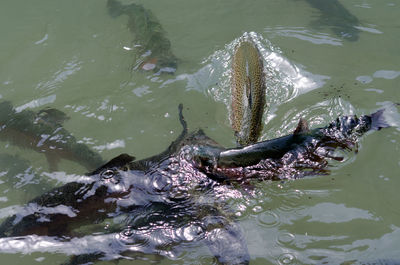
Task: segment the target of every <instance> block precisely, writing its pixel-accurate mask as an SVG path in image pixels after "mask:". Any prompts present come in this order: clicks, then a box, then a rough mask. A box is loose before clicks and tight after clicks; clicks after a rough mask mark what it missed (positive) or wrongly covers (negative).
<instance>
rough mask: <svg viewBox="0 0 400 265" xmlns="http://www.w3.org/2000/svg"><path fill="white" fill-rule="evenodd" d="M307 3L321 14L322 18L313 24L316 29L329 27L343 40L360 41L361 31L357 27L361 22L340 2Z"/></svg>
mask: <svg viewBox="0 0 400 265" xmlns="http://www.w3.org/2000/svg"><path fill="white" fill-rule="evenodd" d="M306 1H307V2H308V3H309V4H310V5H311V6H312V7H313V8H315V9H318V10H319V11H320V12H321V15H320V17H319V18H318V19H317V20H316V21H314V22H313V23H312V24H313V25H314V26H315V27H317V28H318V27H321V26H327V27H329V28H330V29H331V30H332V31H333V33H335V35H337V36H338V37H340V38H342V39H345V40H348V41H357V40H358V38H359V33H360V30H359V29H358V28H357V26H359V24H360V22H359V20H358V18H357V17H356V16H354V15H353V14H352V13H350V11H349V10H347V9H346V8H345V7H344V6H343V5H342V4H341V3H340V2H339V1H338V0H306Z"/></svg>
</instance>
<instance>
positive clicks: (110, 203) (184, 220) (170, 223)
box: [0, 105, 389, 264]
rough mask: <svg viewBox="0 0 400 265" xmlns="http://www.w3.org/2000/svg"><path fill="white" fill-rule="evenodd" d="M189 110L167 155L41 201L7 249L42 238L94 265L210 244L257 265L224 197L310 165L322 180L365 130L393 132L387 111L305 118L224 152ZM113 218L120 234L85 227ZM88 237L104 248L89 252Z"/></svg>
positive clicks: (6, 234)
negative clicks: (313, 123)
mask: <svg viewBox="0 0 400 265" xmlns="http://www.w3.org/2000/svg"><path fill="white" fill-rule="evenodd" d="M182 109H183V106H182V105H179V108H178V110H179V121H180V123H181V125H182V127H183V129H182V132H181V133H180V135H179V136H178V137H177V139H176V140H174V141H173V142H172V143H171V144H170V145H169V146H168V147H167V148H166V150H164V151H163V152H161V153H160V154H157V155H154V156H151V157H149V158H145V159H142V160H138V161H137V160H136V158H135V157H134V156H131V155H129V154H125V153H124V154H121V155H119V156H117V157H115V158H113V159H112V160H110V161H109V162H107V163H105V164H104V165H103V166H100V167H99V168H97V169H96V170H94V171H92V172H90V173H88V174H85V175H83V176H81V177H79V178H78V179H76V180H75V181H73V182H69V183H66V184H64V185H63V186H60V187H56V188H54V189H53V190H50V191H48V192H46V193H44V194H42V195H40V196H38V197H36V198H34V199H33V200H31V201H30V202H28V203H27V204H26V205H25V206H24V207H23V210H22V211H20V212H18V213H17V214H14V215H12V216H10V217H8V218H6V219H5V220H4V221H3V223H2V224H1V225H0V243H1V244H0V246H12V244H10V242H14V241H13V240H18V242H19V244H21V242H25V241H24V240H26V242H27V243H26V244H29V242H31V240H32V235H35V237H36V238H37V239H41V240H44V241H46V242H47V241H48V240H54V241H55V242H58V243H57V244H60V242H62V244H67V243H71V244H74V245H76V244H78V245H76V247H75V250H74V253H73V254H74V255H73V256H72V257H70V259H69V260H68V261H67V262H66V264H87V263H90V262H96V261H98V260H118V259H122V258H125V259H135V258H138V257H140V253H142V254H146V253H147V254H156V255H160V256H165V257H170V256H171V255H172V254H171V253H179V251H182V250H183V249H184V247H185V246H187V245H190V244H197V243H203V244H205V245H207V246H208V248H209V250H210V253H211V254H212V255H213V256H214V257H215V258H216V260H217V261H218V263H219V264H249V262H250V254H249V252H248V248H247V244H246V240H245V238H244V235H243V232H242V230H241V228H240V226H239V225H238V223H237V222H236V218H235V215H234V213H232V211H230V209H229V206H228V204H227V203H226V200H227V199H226V198H225V197H224V196H221V194H224V195H226V194H230V193H232V191H236V190H237V189H238V188H241V187H245V186H242V185H241V184H243V183H246V181H247V180H248V179H257V180H266V179H272V180H278V179H282V175H283V173H282V172H287V173H290V174H292V175H296V174H300V172H301V171H305V172H307V173H309V172H310V168H311V169H312V170H313V169H315V171H313V173H314V174H317V173H320V172H321V170H322V169H324V168H326V167H327V166H328V164H326V163H325V162H324V161H325V160H324V159H330V158H333V159H335V157H333V156H331V152H332V151H333V150H334V149H336V148H342V149H346V150H347V149H351V148H353V147H354V144H355V141H356V139H357V138H358V137H361V136H362V134H364V133H365V132H367V131H370V130H380V129H381V128H386V127H389V124H388V123H387V122H386V120H385V118H384V115H383V113H384V110H379V111H377V112H375V113H373V114H371V115H362V116H360V117H359V118H358V117H356V116H355V115H351V116H342V117H339V118H337V119H336V120H335V121H333V122H332V123H330V124H329V125H328V126H326V127H323V128H317V129H309V128H308V125H307V123H306V121H305V120H300V121H299V125H298V126H297V128H296V129H295V131H294V133H292V134H290V135H287V136H283V137H281V138H277V139H272V140H269V141H264V142H259V143H255V144H251V145H248V146H245V147H239V148H224V147H223V146H221V145H220V144H218V143H217V142H216V141H214V140H213V139H211V138H209V137H208V136H207V135H206V134H205V133H204V131H202V130H201V129H198V130H195V131H193V132H189V131H188V126H187V123H186V121H185V119H184V117H183V114H182ZM296 154H297V156H296ZM336 159H337V157H336ZM285 162H288V163H286V164H285ZM297 162H298V163H297ZM285 170H286V171H285ZM312 170H311V171H312ZM233 184H239V185H233ZM110 218H114V219H113V222H112V223H114V225H112V226H111V227H110V228H107V229H104V228H103V227H101V229H100V230H97V231H96V232H94V233H90V234H89V235H87V234H85V233H84V230H82V229H79V228H80V227H82V226H83V227H85V226H88V225H89V226H90V225H92V226H96V224H102V223H103V222H104V221H105V220H108V219H110ZM77 230H78V231H77ZM88 240H94V241H95V242H96V244H91V245H90V248H87V247H83V246H87V245H88V244H89V243H88V242H91V241H88ZM81 242H82V243H81ZM79 244H82V248H83V249H81V248H80V247H78V246H79ZM0 251H1V249H0ZM176 251H177V252H176Z"/></svg>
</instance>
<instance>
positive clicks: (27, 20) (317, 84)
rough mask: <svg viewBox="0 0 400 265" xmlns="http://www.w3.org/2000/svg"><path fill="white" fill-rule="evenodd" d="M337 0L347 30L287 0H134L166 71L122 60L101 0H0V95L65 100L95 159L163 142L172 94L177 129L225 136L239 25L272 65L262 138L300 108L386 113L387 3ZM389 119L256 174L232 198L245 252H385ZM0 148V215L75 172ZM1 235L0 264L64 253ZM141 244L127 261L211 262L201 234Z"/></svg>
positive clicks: (303, 260)
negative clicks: (168, 48) (197, 238)
mask: <svg viewBox="0 0 400 265" xmlns="http://www.w3.org/2000/svg"><path fill="white" fill-rule="evenodd" d="M341 2H342V4H343V5H344V6H345V7H346V8H347V9H348V10H349V11H350V12H351V13H352V14H353V15H355V16H356V17H357V18H358V20H359V24H358V25H357V27H358V29H359V33H358V40H356V41H348V40H345V39H344V38H342V37H339V36H338V35H336V34H335V33H334V31H333V30H332V28H331V27H330V26H327V25H320V27H315V25H316V24H317V23H313V21H315V20H317V19H318V17H319V15H320V11H318V10H317V9H315V8H313V7H312V6H311V5H310V4H309V3H308V2H307V1H302V0H301V1H300V0H298V1H294V0H282V1H272V0H271V1H232V0H231V1H224V0H222V1H197V2H196V1H191V2H190V1H189V2H188V1H180V0H177V1H168V2H167V1H155V0H151V1H137V2H136V3H140V4H143V6H144V7H146V8H148V9H150V10H152V12H153V13H154V15H155V16H156V17H157V18H158V19H159V21H160V22H161V24H162V26H163V27H164V29H165V31H166V32H167V36H168V38H169V39H170V41H171V44H172V50H173V52H174V53H175V55H176V56H177V57H178V58H179V59H180V61H179V65H178V69H177V71H176V73H175V74H173V75H169V74H164V75H157V74H154V73H145V72H135V71H132V66H133V65H134V61H133V58H134V54H133V53H134V49H131V48H132V47H134V43H132V41H133V36H132V34H131V33H130V32H129V30H128V28H127V27H126V23H127V17H124V16H121V17H118V18H111V17H110V16H109V15H108V14H107V10H106V1H105V0H104V1H100V0H87V1H75V0H73V1H61V0H41V1H23V0H3V1H1V3H0V36H1V42H0V98H1V100H9V101H11V102H12V104H13V105H14V106H15V107H17V108H18V109H19V110H23V109H32V110H35V111H37V110H39V109H41V108H44V107H49V106H51V107H55V108H58V109H60V110H62V111H64V112H65V113H66V114H67V115H68V116H69V117H70V120H68V121H66V123H65V128H67V129H68V130H69V131H70V132H72V133H73V134H74V136H75V137H76V138H77V139H79V140H81V141H82V142H84V143H86V144H87V145H89V146H90V147H91V148H93V149H94V150H97V151H98V152H100V153H101V155H102V156H103V158H104V159H106V160H108V159H111V158H113V157H114V156H116V155H118V154H120V153H123V152H126V153H129V154H132V155H134V156H136V157H137V158H144V157H147V156H149V155H153V154H156V153H158V152H161V151H163V150H164V149H165V148H166V147H167V146H168V144H169V143H170V142H171V141H172V140H174V139H175V138H176V137H177V136H178V135H179V133H180V130H181V128H180V125H179V122H178V119H177V106H178V104H179V103H183V105H184V115H185V118H186V120H187V122H188V125H189V127H190V129H196V128H203V129H204V130H205V132H206V134H207V135H209V136H210V137H211V138H213V139H215V140H216V141H218V142H219V143H221V144H223V145H225V146H227V147H228V146H234V138H233V133H232V131H231V129H230V127H229V120H228V116H229V115H228V113H229V111H228V108H227V102H228V88H229V77H228V76H229V69H230V65H229V63H230V59H231V56H232V52H233V49H234V46H235V44H236V43H237V42H238V38H239V37H240V36H242V35H243V34H244V33H245V32H253V33H251V34H252V36H253V38H254V39H255V40H256V42H257V45H258V47H259V48H260V49H261V52H262V54H263V56H264V59H265V64H266V68H267V69H268V70H269V71H271V72H270V74H269V79H268V81H267V83H268V84H269V86H268V87H269V90H268V91H267V103H268V106H269V109H268V111H266V113H265V119H264V122H265V124H264V130H263V134H262V138H263V139H269V138H273V137H277V136H281V135H285V134H287V133H290V132H291V131H292V130H293V129H294V127H295V125H296V123H297V120H298V118H299V117H300V116H302V117H303V118H306V119H307V120H309V121H310V124H311V126H312V127H317V126H322V125H324V124H327V123H328V122H329V121H331V120H332V119H333V118H335V117H336V116H338V115H341V114H369V113H371V112H373V111H375V110H377V109H379V108H382V107H385V108H386V109H387V110H388V111H387V112H388V114H389V115H388V117H389V118H390V119H391V122H392V124H399V122H400V119H399V118H398V117H399V115H398V112H397V107H396V105H395V104H394V103H399V102H400V91H399V89H400V86H399V85H400V65H399V62H400V52H399V49H398V44H399V42H400V21H399V19H398V16H399V14H400V3H398V2H397V1H394V0H388V1H386V0H385V1H378V0H363V1H361V0H360V1H357V0H351V1H343V0H342V1H341ZM124 3H129V1H124ZM399 132H400V131H399V129H398V127H396V126H394V127H393V128H389V129H385V130H382V131H379V132H374V133H370V134H368V135H366V136H364V137H363V138H362V139H360V143H359V148H358V153H355V152H350V153H348V154H347V155H346V160H345V161H344V162H343V163H337V162H336V163H332V167H331V174H330V175H328V176H315V177H312V178H308V179H301V180H296V181H289V182H284V183H276V182H274V183H270V182H264V183H258V184H256V186H257V195H256V196H254V197H251V196H249V198H248V199H243V200H240V201H235V202H232V208H233V209H235V210H237V213H238V216H239V217H238V220H239V223H240V226H241V227H242V229H243V231H244V234H245V237H246V240H247V242H248V248H249V252H250V255H251V264H323V263H325V264H340V263H343V262H350V261H357V260H359V261H375V260H377V259H397V262H398V263H400V251H399V246H400V208H399V206H398V201H399V200H400V195H399V192H398V190H399V187H400V174H399V173H400V158H399V152H400V142H399V141H400V137H399ZM4 154H7V155H13V156H14V157H13V159H9V160H7V159H6V157H8V158H9V156H5V155H4ZM0 155H3V156H2V161H0V166H1V167H0V177H1V179H0V180H1V184H0V193H1V194H0V207H1V208H2V209H0V217H5V216H8V215H10V213H9V212H8V211H10V209H11V208H7V207H9V206H16V205H23V204H24V203H25V202H27V201H28V200H29V199H31V198H33V197H35V196H36V195H38V194H40V193H41V191H42V190H43V189H47V188H48V187H52V186H56V185H60V184H61V183H62V182H65V181H66V180H65V178H66V176H67V177H68V175H69V174H83V173H85V172H86V171H85V168H83V167H81V166H79V165H77V164H75V163H72V162H65V161H61V163H60V164H59V169H58V170H59V173H56V174H55V173H50V172H49V168H48V164H47V160H46V159H45V157H44V156H43V155H42V154H39V153H35V152H33V151H30V150H28V149H20V148H18V147H15V146H13V145H11V144H9V143H8V142H0ZM17 158H18V159H20V160H21V161H16V160H17ZM11 161H13V162H11ZM63 172H65V173H63ZM5 249H8V248H7V247H6V246H1V245H0V252H2V253H3V254H0V255H1V258H2V260H3V261H2V262H4V264H6V263H7V264H36V263H42V264H54V263H55V262H56V263H61V262H63V261H65V260H66V256H65V254H62V253H61V254H60V253H54V252H53V251H49V250H48V248H47V247H46V245H43V246H39V248H38V249H40V251H32V250H31V249H23V248H21V249H15V248H14V250H15V251H10V252H12V253H4V252H9V251H5ZM56 252H59V251H56ZM193 256H194V257H196V259H193V258H192V257H193ZM199 257H200V258H199ZM146 258H147V260H146V259H145V260H143V261H135V264H148V263H150V262H152V261H159V262H160V263H161V264H210V263H212V262H213V258H212V256H211V254H210V253H209V251H208V249H207V248H206V247H204V246H201V245H200V246H198V247H196V248H189V249H187V252H185V253H182V254H181V256H179V257H177V258H176V259H175V260H173V261H171V260H168V259H162V258H161V259H160V258H158V257H153V256H151V255H149V256H148V257H147V256H146ZM131 262H132V261H121V264H130V263H131ZM105 263H106V262H105ZM398 263H397V264H398ZM110 264H111V263H110ZM348 264H351V262H350V263H348Z"/></svg>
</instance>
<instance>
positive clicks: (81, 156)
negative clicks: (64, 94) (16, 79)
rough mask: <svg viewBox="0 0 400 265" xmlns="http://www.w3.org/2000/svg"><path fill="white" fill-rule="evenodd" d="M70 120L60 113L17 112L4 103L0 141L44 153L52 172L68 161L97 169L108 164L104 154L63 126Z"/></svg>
mask: <svg viewBox="0 0 400 265" xmlns="http://www.w3.org/2000/svg"><path fill="white" fill-rule="evenodd" d="M68 119H69V117H68V116H67V115H66V114H65V113H63V112H62V111H60V110H57V109H54V108H45V109H43V110H40V111H38V112H37V113H36V112H33V111H30V110H22V111H20V112H18V111H16V110H15V109H14V107H13V106H12V104H11V102H9V101H2V102H0V140H1V141H7V142H10V143H11V144H13V145H16V146H18V147H21V148H26V149H32V150H34V151H36V152H39V153H43V154H44V155H45V157H46V159H47V162H48V164H49V169H50V171H56V170H57V169H58V162H59V161H60V159H67V160H70V161H73V162H77V163H78V164H80V165H82V166H84V167H85V168H86V169H87V170H93V169H95V168H97V167H99V166H100V165H102V164H104V160H103V159H102V158H101V156H100V154H98V153H97V152H95V151H93V150H92V149H90V148H89V147H88V146H86V145H85V144H83V143H79V142H78V141H77V139H76V138H75V137H74V136H73V135H72V134H71V133H70V132H68V131H67V130H66V129H65V128H64V127H63V126H62V123H63V122H64V121H65V120H68Z"/></svg>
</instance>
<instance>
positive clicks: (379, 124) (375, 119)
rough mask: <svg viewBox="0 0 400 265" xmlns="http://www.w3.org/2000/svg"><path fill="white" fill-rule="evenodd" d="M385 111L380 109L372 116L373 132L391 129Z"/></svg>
mask: <svg viewBox="0 0 400 265" xmlns="http://www.w3.org/2000/svg"><path fill="white" fill-rule="evenodd" d="M384 111H385V109H380V110H378V111H377V112H374V113H372V114H371V115H370V117H371V130H377V131H379V130H380V129H382V128H387V127H390V125H389V123H388V122H387V121H386V119H385V117H384V116H383V113H384Z"/></svg>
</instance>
